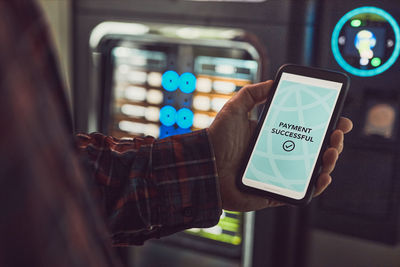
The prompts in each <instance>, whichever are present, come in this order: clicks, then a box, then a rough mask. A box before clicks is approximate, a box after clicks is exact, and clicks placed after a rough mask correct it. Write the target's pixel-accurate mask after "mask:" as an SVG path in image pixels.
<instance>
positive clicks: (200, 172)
mask: <svg viewBox="0 0 400 267" xmlns="http://www.w3.org/2000/svg"><path fill="white" fill-rule="evenodd" d="M76 140H77V147H78V150H79V153H80V155H81V156H83V158H85V161H86V163H87V165H88V166H89V171H90V172H91V173H92V174H93V175H91V176H92V177H93V178H94V184H95V185H96V186H95V188H96V192H97V195H98V196H99V199H100V203H101V205H100V206H101V208H102V210H103V213H104V215H105V216H106V220H107V224H108V227H109V230H110V231H111V234H112V239H113V244H114V245H119V246H122V245H138V244H142V243H143V242H144V241H145V240H147V239H150V238H159V237H162V236H166V235H170V234H173V233H175V232H178V231H182V230H184V229H188V228H192V227H199V228H201V227H211V226H213V225H215V224H217V223H218V220H219V217H220V215H221V212H222V209H221V198H220V193H219V183H218V177H217V171H216V164H215V156H214V153H213V149H212V146H211V143H210V141H209V137H208V134H207V130H201V131H197V132H193V133H190V134H186V135H179V136H173V137H169V138H165V139H162V140H156V139H154V138H153V137H146V138H143V139H142V138H135V139H131V140H124V139H122V140H120V139H116V138H113V137H110V136H105V135H102V134H100V133H93V134H90V135H87V134H78V135H77V136H76Z"/></svg>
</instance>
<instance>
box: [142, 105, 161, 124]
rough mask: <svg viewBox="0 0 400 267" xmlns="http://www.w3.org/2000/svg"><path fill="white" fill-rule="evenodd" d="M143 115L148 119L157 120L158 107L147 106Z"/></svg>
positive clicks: (158, 116) (158, 115)
mask: <svg viewBox="0 0 400 267" xmlns="http://www.w3.org/2000/svg"><path fill="white" fill-rule="evenodd" d="M144 117H145V118H146V120H148V121H154V122H156V121H158V120H159V119H160V109H159V108H157V107H148V108H147V109H146V111H145V113H144Z"/></svg>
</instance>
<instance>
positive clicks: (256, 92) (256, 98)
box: [232, 81, 273, 112]
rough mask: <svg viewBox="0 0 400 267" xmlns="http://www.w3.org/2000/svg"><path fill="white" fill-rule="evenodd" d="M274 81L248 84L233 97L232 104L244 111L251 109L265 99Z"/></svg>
mask: <svg viewBox="0 0 400 267" xmlns="http://www.w3.org/2000/svg"><path fill="white" fill-rule="evenodd" d="M272 84H273V81H266V82H262V83H257V84H252V85H247V86H245V87H243V88H242V89H241V90H240V91H239V93H238V94H237V95H236V96H235V97H234V98H232V104H234V105H235V107H237V108H240V109H241V110H242V111H243V112H249V111H251V110H252V109H253V108H254V106H255V105H257V104H259V103H261V102H263V101H265V100H266V99H267V97H268V94H269V91H270V90H271V87H272Z"/></svg>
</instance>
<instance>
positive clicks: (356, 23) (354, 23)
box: [350, 19, 362, 28]
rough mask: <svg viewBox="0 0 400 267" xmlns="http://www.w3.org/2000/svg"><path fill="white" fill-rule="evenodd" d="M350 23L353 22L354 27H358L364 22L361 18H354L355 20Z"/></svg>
mask: <svg viewBox="0 0 400 267" xmlns="http://www.w3.org/2000/svg"><path fill="white" fill-rule="evenodd" d="M350 24H351V26H352V27H355V28H358V27H360V26H361V24H362V22H361V20H359V19H353V20H352V21H351V22H350Z"/></svg>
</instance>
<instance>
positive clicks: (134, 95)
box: [124, 86, 147, 101]
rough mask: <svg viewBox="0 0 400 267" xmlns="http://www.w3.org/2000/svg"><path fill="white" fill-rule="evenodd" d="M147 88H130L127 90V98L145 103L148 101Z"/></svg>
mask: <svg viewBox="0 0 400 267" xmlns="http://www.w3.org/2000/svg"><path fill="white" fill-rule="evenodd" d="M146 94H147V91H146V88H143V87H139V86H128V87H127V88H126V89H125V94H124V95H125V98H127V99H129V100H133V101H144V100H145V99H146Z"/></svg>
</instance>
